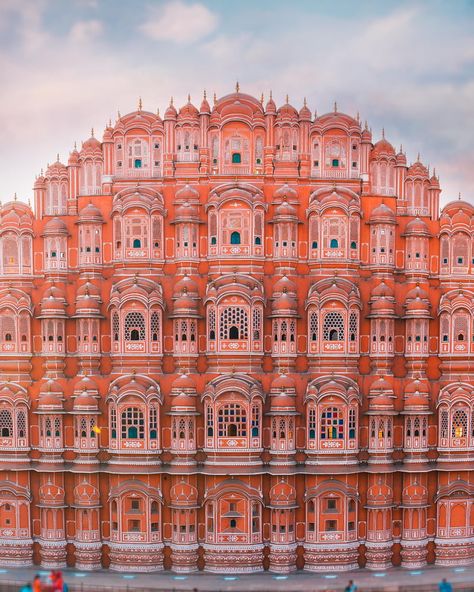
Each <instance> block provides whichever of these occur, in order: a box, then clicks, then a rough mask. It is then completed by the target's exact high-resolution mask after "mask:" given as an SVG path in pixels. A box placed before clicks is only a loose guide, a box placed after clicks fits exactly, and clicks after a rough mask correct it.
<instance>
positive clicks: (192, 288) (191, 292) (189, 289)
mask: <svg viewBox="0 0 474 592" xmlns="http://www.w3.org/2000/svg"><path fill="white" fill-rule="evenodd" d="M183 293H186V294H188V296H193V297H197V296H198V295H199V290H198V286H197V284H196V282H195V281H194V280H193V279H192V278H190V277H189V275H187V274H185V275H183V276H182V277H181V278H180V279H179V280H178V281H177V282H176V283H175V285H174V295H175V296H180V295H181V294H183Z"/></svg>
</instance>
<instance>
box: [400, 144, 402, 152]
mask: <svg viewBox="0 0 474 592" xmlns="http://www.w3.org/2000/svg"><path fill="white" fill-rule="evenodd" d="M400 152H401V153H403V144H400Z"/></svg>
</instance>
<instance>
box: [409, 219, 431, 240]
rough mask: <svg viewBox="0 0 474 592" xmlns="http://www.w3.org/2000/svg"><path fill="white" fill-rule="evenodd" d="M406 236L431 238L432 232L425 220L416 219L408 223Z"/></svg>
mask: <svg viewBox="0 0 474 592" xmlns="http://www.w3.org/2000/svg"><path fill="white" fill-rule="evenodd" d="M405 234H406V235H422V236H430V231H429V229H428V225H427V224H426V222H425V221H424V220H422V219H421V218H415V219H414V220H410V222H408V224H407V225H406V226H405Z"/></svg>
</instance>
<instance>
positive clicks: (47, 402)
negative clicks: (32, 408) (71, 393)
mask: <svg viewBox="0 0 474 592" xmlns="http://www.w3.org/2000/svg"><path fill="white" fill-rule="evenodd" d="M63 401H64V391H63V388H62V387H61V386H60V385H59V383H58V382H56V381H55V380H51V379H50V380H47V381H46V382H44V383H43V384H42V385H41V388H40V396H39V401H38V407H37V412H38V413H50V412H56V413H62V412H63V411H64V406H63Z"/></svg>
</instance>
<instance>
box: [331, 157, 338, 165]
mask: <svg viewBox="0 0 474 592" xmlns="http://www.w3.org/2000/svg"><path fill="white" fill-rule="evenodd" d="M332 166H333V167H338V166H339V158H333V159H332Z"/></svg>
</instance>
